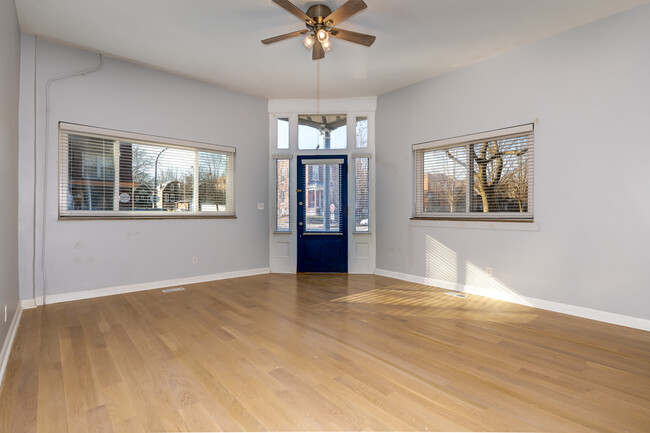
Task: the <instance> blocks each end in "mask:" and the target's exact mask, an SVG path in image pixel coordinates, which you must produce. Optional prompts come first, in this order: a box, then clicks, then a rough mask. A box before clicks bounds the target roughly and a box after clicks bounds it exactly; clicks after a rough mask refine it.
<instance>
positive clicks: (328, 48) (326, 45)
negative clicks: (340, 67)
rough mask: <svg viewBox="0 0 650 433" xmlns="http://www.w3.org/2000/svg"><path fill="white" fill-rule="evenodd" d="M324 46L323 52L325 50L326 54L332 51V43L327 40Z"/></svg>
mask: <svg viewBox="0 0 650 433" xmlns="http://www.w3.org/2000/svg"><path fill="white" fill-rule="evenodd" d="M321 45H322V46H323V50H325V52H326V53H328V52H329V51H330V50H331V49H332V43H331V42H330V41H329V40H327V41H325V42H323V43H322V44H321Z"/></svg>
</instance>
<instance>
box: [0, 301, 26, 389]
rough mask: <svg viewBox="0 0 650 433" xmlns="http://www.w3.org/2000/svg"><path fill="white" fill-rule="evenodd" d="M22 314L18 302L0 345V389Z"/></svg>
mask: <svg viewBox="0 0 650 433" xmlns="http://www.w3.org/2000/svg"><path fill="white" fill-rule="evenodd" d="M22 314H23V309H22V307H21V305H20V302H19V303H18V306H17V307H16V312H15V313H14V318H13V319H12V320H11V325H9V332H7V336H6V337H5V342H4V344H3V345H2V352H0V387H2V380H3V379H4V377H5V370H6V369H7V363H8V362H9V356H10V355H11V348H12V346H13V344H14V337H15V336H16V331H18V324H19V323H20V316H22Z"/></svg>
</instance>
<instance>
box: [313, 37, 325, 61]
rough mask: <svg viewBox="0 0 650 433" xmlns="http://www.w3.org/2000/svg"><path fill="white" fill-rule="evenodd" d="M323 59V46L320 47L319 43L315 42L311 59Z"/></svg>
mask: <svg viewBox="0 0 650 433" xmlns="http://www.w3.org/2000/svg"><path fill="white" fill-rule="evenodd" d="M323 57H325V50H324V49H323V46H322V45H321V43H320V42H318V41H315V42H314V48H313V49H312V52H311V59H312V60H318V59H322V58H323Z"/></svg>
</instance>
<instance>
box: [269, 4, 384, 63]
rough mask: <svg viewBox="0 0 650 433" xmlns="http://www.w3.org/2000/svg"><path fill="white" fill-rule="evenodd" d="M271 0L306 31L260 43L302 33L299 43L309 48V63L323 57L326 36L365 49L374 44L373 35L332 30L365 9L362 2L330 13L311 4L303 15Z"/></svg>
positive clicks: (327, 44) (327, 42)
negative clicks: (298, 21) (289, 14)
mask: <svg viewBox="0 0 650 433" xmlns="http://www.w3.org/2000/svg"><path fill="white" fill-rule="evenodd" d="M272 1H273V3H275V4H277V5H278V6H281V7H283V8H284V9H286V10H287V11H289V12H290V13H292V14H294V15H295V16H297V17H298V18H300V19H301V20H303V21H304V23H305V26H306V27H307V28H306V29H304V30H298V31H295V32H291V33H286V34H284V35H279V36H275V37H272V38H268V39H264V40H262V43H263V44H265V45H269V44H272V43H274V42H279V41H283V40H285V39H289V38H293V37H296V36H300V35H304V34H306V35H307V36H306V37H305V39H304V40H303V44H304V45H305V47H307V48H311V49H312V56H311V58H312V60H318V59H322V58H323V57H325V53H326V52H328V51H329V50H331V49H332V43H331V42H330V36H333V37H335V38H339V39H343V40H346V41H350V42H354V43H355V44H361V45H365V46H366V47H369V46H370V45H372V43H373V42H375V39H376V38H375V36H372V35H366V34H364V33H357V32H351V31H349V30H343V29H339V28H336V27H334V26H335V25H338V24H339V23H341V22H342V21H345V20H346V19H348V18H350V17H351V16H352V15H354V14H356V13H357V12H360V11H362V10H364V9H365V8H367V7H368V5H366V3H365V2H364V1H363V0H348V1H347V2H345V3H344V4H343V5H341V7H339V8H338V9H336V10H335V11H334V12H332V10H331V9H330V8H329V7H327V6H325V5H322V4H316V5H313V6H311V7H310V8H309V9H307V12H303V11H302V10H300V9H299V8H298V7H297V6H296V5H294V4H293V3H291V2H290V1H289V0H272Z"/></svg>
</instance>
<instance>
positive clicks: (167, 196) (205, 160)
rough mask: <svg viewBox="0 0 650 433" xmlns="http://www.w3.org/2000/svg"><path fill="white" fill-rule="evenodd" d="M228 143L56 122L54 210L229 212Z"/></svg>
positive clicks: (231, 152) (75, 213) (131, 214)
mask: <svg viewBox="0 0 650 433" xmlns="http://www.w3.org/2000/svg"><path fill="white" fill-rule="evenodd" d="M234 159H235V149H234V148H232V147H226V146H217V145H211V144H204V143H196V142H188V141H182V140H176V139H170V138H162V137H153V136H148V135H142V134H134V133H130V132H123V131H113V130H108V129H102V128H94V127H88V126H82V125H74V124H69V123H61V124H60V125H59V167H60V173H59V215H60V216H62V217H118V218H137V217H147V218H152V217H181V216H184V217H192V216H215V217H218V216H234V215H235V206H234V178H235V177H234V164H235V161H234Z"/></svg>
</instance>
